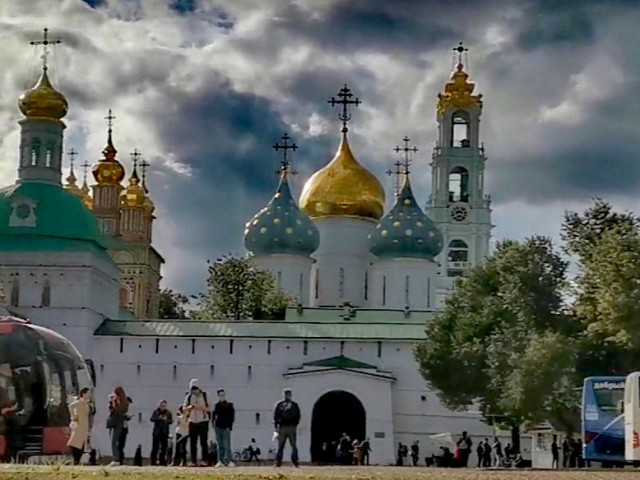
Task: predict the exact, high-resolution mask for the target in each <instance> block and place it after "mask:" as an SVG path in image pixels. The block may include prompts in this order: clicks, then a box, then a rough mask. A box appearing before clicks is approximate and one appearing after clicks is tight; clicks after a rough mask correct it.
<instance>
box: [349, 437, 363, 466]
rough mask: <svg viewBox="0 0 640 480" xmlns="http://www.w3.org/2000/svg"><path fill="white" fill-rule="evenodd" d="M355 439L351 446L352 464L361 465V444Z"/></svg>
mask: <svg viewBox="0 0 640 480" xmlns="http://www.w3.org/2000/svg"><path fill="white" fill-rule="evenodd" d="M363 443H364V442H361V441H360V440H358V439H357V438H356V439H355V440H354V441H353V443H352V444H351V445H352V446H353V464H354V465H362V444H363Z"/></svg>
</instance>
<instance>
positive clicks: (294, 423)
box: [273, 388, 300, 467]
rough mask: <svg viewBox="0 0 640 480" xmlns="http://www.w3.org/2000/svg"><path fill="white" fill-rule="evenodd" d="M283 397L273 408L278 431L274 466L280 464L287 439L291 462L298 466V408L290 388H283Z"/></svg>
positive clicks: (274, 421)
mask: <svg viewBox="0 0 640 480" xmlns="http://www.w3.org/2000/svg"><path fill="white" fill-rule="evenodd" d="M283 393H284V399H283V400H280V401H279V402H278V403H276V406H275V408H274V410H273V424H274V427H275V429H276V432H277V433H278V452H277V453H276V467H279V466H281V465H282V454H283V453H284V444H285V443H286V441H287V439H289V443H290V444H291V462H292V463H293V465H294V466H296V467H298V466H299V463H298V447H297V446H296V429H297V427H298V424H299V423H300V408H299V407H298V404H297V403H296V402H294V401H293V400H292V394H291V389H290V388H285V389H284V392H283Z"/></svg>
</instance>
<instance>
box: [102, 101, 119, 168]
mask: <svg viewBox="0 0 640 480" xmlns="http://www.w3.org/2000/svg"><path fill="white" fill-rule="evenodd" d="M104 119H105V120H106V121H107V127H108V130H107V146H106V147H105V148H104V150H103V151H102V153H104V156H105V158H106V159H107V160H113V159H114V158H115V157H116V153H118V151H117V150H116V148H115V147H114V146H113V140H112V138H111V134H112V132H113V121H114V120H115V119H116V117H115V115H113V114H112V113H111V109H109V113H108V114H107V116H106V117H104Z"/></svg>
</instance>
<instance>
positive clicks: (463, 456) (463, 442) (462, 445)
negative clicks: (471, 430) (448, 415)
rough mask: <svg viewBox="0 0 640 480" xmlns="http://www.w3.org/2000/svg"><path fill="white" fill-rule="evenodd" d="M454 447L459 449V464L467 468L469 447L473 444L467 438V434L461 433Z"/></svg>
mask: <svg viewBox="0 0 640 480" xmlns="http://www.w3.org/2000/svg"><path fill="white" fill-rule="evenodd" d="M456 445H457V447H458V448H459V449H460V464H461V465H462V466H463V467H467V466H468V464H469V455H470V454H471V446H472V445H473V442H472V441H471V439H470V438H469V437H468V436H467V432H462V437H460V438H459V439H458V442H457V443H456Z"/></svg>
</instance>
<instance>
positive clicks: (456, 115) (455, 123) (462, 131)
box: [451, 110, 471, 148]
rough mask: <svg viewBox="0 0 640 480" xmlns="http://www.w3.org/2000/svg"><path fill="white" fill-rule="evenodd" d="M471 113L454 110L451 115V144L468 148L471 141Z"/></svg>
mask: <svg viewBox="0 0 640 480" xmlns="http://www.w3.org/2000/svg"><path fill="white" fill-rule="evenodd" d="M470 120H471V119H470V118H469V114H468V113H467V112H465V111H463V110H458V111H457V112H453V115H452V116H451V146H452V147H459V148H460V147H461V148H466V147H469V146H470V142H469V124H470V123H471V122H470Z"/></svg>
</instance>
